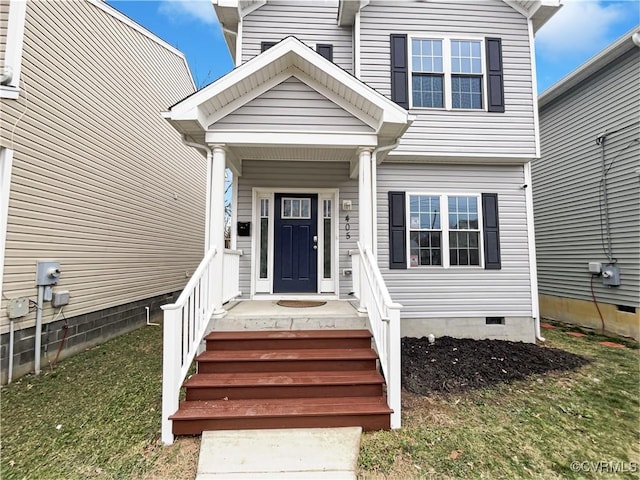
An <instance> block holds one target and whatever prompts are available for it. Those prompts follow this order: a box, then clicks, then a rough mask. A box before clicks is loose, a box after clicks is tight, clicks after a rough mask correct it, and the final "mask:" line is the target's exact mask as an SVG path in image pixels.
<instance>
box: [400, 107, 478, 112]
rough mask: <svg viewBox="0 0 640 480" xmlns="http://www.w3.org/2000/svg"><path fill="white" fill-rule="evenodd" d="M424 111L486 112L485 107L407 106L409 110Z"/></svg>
mask: <svg viewBox="0 0 640 480" xmlns="http://www.w3.org/2000/svg"><path fill="white" fill-rule="evenodd" d="M414 110H418V111H426V112H486V111H487V110H486V109H485V108H435V107H409V111H410V112H411V111H414Z"/></svg>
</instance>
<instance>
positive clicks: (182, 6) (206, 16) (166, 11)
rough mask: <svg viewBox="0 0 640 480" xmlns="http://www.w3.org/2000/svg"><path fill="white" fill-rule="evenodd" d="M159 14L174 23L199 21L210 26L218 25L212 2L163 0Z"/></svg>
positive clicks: (204, 0)
mask: <svg viewBox="0 0 640 480" xmlns="http://www.w3.org/2000/svg"><path fill="white" fill-rule="evenodd" d="M158 12H160V13H161V14H162V15H164V16H166V17H167V18H169V19H170V20H172V21H191V20H198V21H200V22H203V23H206V24H208V25H214V24H216V23H218V19H217V18H216V13H215V11H214V10H213V4H212V3H211V0H162V1H161V2H160V5H159V6H158Z"/></svg>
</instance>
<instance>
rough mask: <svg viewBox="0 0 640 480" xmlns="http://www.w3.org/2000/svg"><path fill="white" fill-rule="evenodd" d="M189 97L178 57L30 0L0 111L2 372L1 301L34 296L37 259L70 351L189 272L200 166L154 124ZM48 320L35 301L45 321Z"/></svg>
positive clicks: (198, 241) (137, 315)
mask: <svg viewBox="0 0 640 480" xmlns="http://www.w3.org/2000/svg"><path fill="white" fill-rule="evenodd" d="M4 3H5V2H3V6H4ZM96 3H97V2H96ZM3 10H4V9H3ZM3 18H4V17H3ZM193 90H194V85H193V81H192V79H191V77H190V74H189V71H188V67H187V65H186V61H185V59H184V57H183V56H182V55H181V54H180V53H179V52H177V51H176V50H174V49H173V48H171V47H170V46H168V45H166V44H164V42H162V41H161V40H159V39H157V38H152V35H151V34H149V33H145V32H143V31H141V28H140V27H137V26H135V25H132V22H131V21H130V20H128V19H124V18H123V16H120V15H119V14H117V13H114V12H112V11H111V8H110V7H108V6H97V5H96V4H94V3H93V2H80V1H77V2H28V6H27V17H26V24H25V31H24V50H23V55H22V76H21V91H20V96H19V98H18V99H17V100H11V99H2V101H1V102H2V103H1V104H0V105H1V108H2V134H1V141H2V147H3V148H8V149H12V150H13V151H14V154H13V169H12V176H11V191H10V198H9V209H8V221H7V232H6V248H5V258H4V260H5V262H4V263H5V266H4V279H3V280H4V283H3V288H2V291H3V297H4V298H3V299H2V308H1V309H0V329H1V333H2V334H3V336H2V360H3V378H4V375H5V373H6V371H5V365H6V364H5V359H6V358H7V348H8V345H7V339H6V336H7V335H5V334H6V332H7V331H8V329H9V320H8V318H7V314H6V304H7V299H11V298H16V297H29V298H32V299H35V296H36V286H35V269H36V261H37V260H39V259H51V260H57V261H59V262H60V265H61V271H62V274H61V277H60V283H59V285H58V287H57V289H59V290H69V292H70V294H71V302H70V304H69V305H68V306H66V307H64V315H65V316H66V318H68V319H70V321H69V324H70V326H72V327H73V328H74V330H72V331H71V332H70V338H69V341H68V346H69V349H70V350H73V349H74V348H76V349H77V348H83V347H84V346H85V345H89V344H92V343H98V342H99V341H100V340H101V339H105V338H108V337H110V336H112V335H113V334H115V333H116V332H117V331H123V330H127V329H130V328H133V327H134V326H135V325H136V324H139V322H140V321H141V320H142V321H144V320H143V319H144V314H145V308H144V307H145V306H149V307H153V308H156V307H157V306H158V305H159V304H161V303H164V302H165V300H166V298H167V295H168V294H172V293H174V292H177V291H179V290H181V289H182V288H183V286H184V284H185V282H186V281H187V278H188V276H189V275H190V274H191V273H192V272H193V271H194V269H195V268H196V267H197V265H198V262H199V260H200V258H201V256H202V252H203V248H204V247H203V232H204V210H205V205H204V202H205V195H204V191H205V171H206V163H205V160H204V158H203V157H202V156H201V155H200V154H198V153H197V152H196V151H195V150H194V149H192V148H189V147H186V146H184V145H183V144H182V142H181V140H180V136H179V134H178V133H177V132H176V131H175V130H174V129H173V128H171V126H170V125H169V124H168V123H167V122H166V121H165V120H164V119H163V118H162V116H161V112H162V111H164V110H166V109H167V107H168V106H169V105H172V104H173V103H175V102H176V101H178V100H179V99H181V98H184V97H185V96H187V95H189V94H190V93H191V92H193ZM57 313H58V311H57V310H54V309H52V308H51V307H50V303H45V308H44V311H43V320H44V323H45V324H46V323H48V322H51V321H52V320H53V319H54V318H56V319H57V318H59V317H56V314H57ZM74 318H76V319H78V321H77V322H76V323H75V324H74V320H73V319H74ZM34 322H35V317H34V313H33V312H32V313H30V314H29V315H28V316H26V317H22V318H19V319H16V320H15V322H14V327H15V328H16V330H20V331H22V332H23V333H22V334H20V335H18V337H19V338H18V340H19V341H22V342H23V343H25V342H26V344H25V345H24V347H25V348H24V351H23V352H19V351H17V350H16V352H15V355H16V357H14V360H15V365H16V374H17V373H19V371H18V370H19V367H20V366H21V365H22V366H26V367H24V368H28V364H29V363H30V362H31V361H33V346H31V349H30V350H29V348H27V345H28V344H29V341H27V339H28V338H29V335H31V340H30V342H32V341H33V334H34V333H33V328H31V327H33V326H34ZM59 328H60V327H59V326H58V325H57V324H56V325H53V326H51V329H50V332H52V333H51V335H52V338H56V335H57V334H58V330H59ZM25 329H26V330H25ZM72 333H75V334H76V336H75V337H74V336H73V335H72ZM58 338H60V336H58ZM57 346H58V344H55V345H52V347H53V348H57ZM20 354H21V356H20ZM24 368H23V369H24Z"/></svg>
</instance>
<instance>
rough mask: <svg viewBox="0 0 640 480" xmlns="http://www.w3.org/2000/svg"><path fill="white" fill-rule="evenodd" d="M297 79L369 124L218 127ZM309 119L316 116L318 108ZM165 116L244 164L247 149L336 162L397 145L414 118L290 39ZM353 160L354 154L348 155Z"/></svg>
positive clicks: (191, 137)
mask: <svg viewBox="0 0 640 480" xmlns="http://www.w3.org/2000/svg"><path fill="white" fill-rule="evenodd" d="M291 77H294V78H295V79H297V80H299V81H300V82H302V83H303V84H305V85H306V86H307V87H309V88H310V89H312V90H314V91H315V92H317V93H318V94H320V95H322V97H323V98H326V99H327V100H329V101H330V102H331V103H332V105H335V106H337V107H339V108H340V109H342V110H343V111H345V112H346V113H345V115H349V116H351V117H353V118H354V119H357V120H358V123H359V124H361V125H362V124H364V126H365V128H364V129H363V128H357V129H350V128H349V127H348V126H345V127H344V128H341V129H338V130H337V129H335V128H333V129H325V130H326V131H322V129H321V128H310V129H308V130H301V129H300V128H299V126H297V125H291V127H290V128H287V126H286V125H285V126H284V127H282V126H280V127H279V128H278V129H277V130H275V129H273V130H270V129H269V126H268V125H267V126H266V127H265V126H264V125H263V126H262V128H260V129H257V128H256V127H255V126H253V125H239V126H237V127H236V128H235V130H234V129H233V128H229V127H225V128H224V129H222V130H221V129H219V128H215V126H216V123H217V122H219V121H221V120H222V119H223V118H225V117H227V116H228V115H230V114H232V113H233V112H236V111H238V109H240V108H241V107H243V106H244V105H247V104H248V103H249V102H251V101H252V100H254V99H256V98H257V97H259V96H260V95H262V94H264V93H265V92H268V91H270V90H272V89H273V88H274V87H276V86H278V85H280V84H281V83H283V82H284V81H286V80H287V79H290V78H291ZM307 113H308V115H311V116H313V115H315V113H314V110H313V108H309V109H308V112H307ZM164 116H165V118H166V119H167V120H168V121H169V122H170V123H171V124H172V125H173V126H174V127H175V128H176V130H178V131H179V132H180V133H182V134H183V135H184V136H186V137H187V138H188V139H189V140H191V141H194V142H197V143H201V144H225V145H227V146H228V147H229V148H230V149H231V150H232V152H231V153H232V154H233V155H235V156H236V157H240V158H238V159H239V160H242V158H241V157H242V156H243V155H242V152H243V151H254V152H255V151H256V149H261V150H264V149H265V148H269V149H275V148H277V149H279V150H280V151H282V149H283V148H290V149H296V150H298V151H299V150H300V148H301V147H309V146H313V147H323V148H325V149H327V150H328V151H330V150H334V151H336V152H335V153H336V154H337V153H338V151H340V152H341V153H340V154H339V155H337V156H336V158H335V160H338V159H339V158H338V157H340V158H345V154H346V153H347V151H351V152H355V150H354V149H357V148H359V147H372V148H375V147H377V146H382V145H389V144H393V143H394V142H395V141H396V140H397V139H398V138H399V137H400V136H402V134H403V133H404V132H405V131H406V129H407V128H408V127H409V125H410V124H411V122H412V117H411V116H410V115H409V113H408V112H407V111H406V110H405V109H403V108H402V107H400V106H398V105H396V104H395V103H394V102H392V101H391V100H389V99H388V98H386V97H385V96H383V95H381V94H380V93H378V92H377V91H375V90H374V89H372V88H371V87H369V86H367V85H366V84H364V83H363V82H361V81H360V80H358V79H357V78H355V77H353V76H352V75H351V74H349V73H347V72H346V71H344V70H343V69H341V68H340V67H338V66H337V65H335V64H334V63H332V62H330V61H328V60H326V59H325V58H323V57H322V56H321V55H319V54H318V53H316V52H315V51H313V50H312V49H311V48H309V47H307V46H306V45H304V44H303V43H302V42H300V41H299V40H298V39H297V38H295V37H287V38H285V39H284V40H282V41H281V42H279V43H278V44H277V45H275V46H274V47H272V48H270V49H269V50H267V51H265V52H263V53H262V54H260V55H258V56H256V57H254V58H253V59H252V60H250V61H248V62H246V63H244V64H243V65H241V66H239V67H237V68H235V69H234V70H233V71H231V72H230V73H228V74H227V75H225V76H224V77H222V78H220V79H219V80H217V81H215V82H214V83H212V84H211V85H209V86H207V87H205V88H204V89H202V90H200V91H198V92H196V93H194V94H192V95H191V96H189V97H187V98H185V99H184V100H182V101H180V102H178V103H177V104H175V105H173V106H172V107H171V108H170V110H169V112H166V113H165V114H164ZM348 157H350V158H354V156H351V155H348Z"/></svg>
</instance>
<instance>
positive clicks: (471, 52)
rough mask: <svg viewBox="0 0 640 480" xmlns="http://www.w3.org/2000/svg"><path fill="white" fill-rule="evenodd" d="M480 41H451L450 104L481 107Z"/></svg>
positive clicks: (474, 107)
mask: <svg viewBox="0 0 640 480" xmlns="http://www.w3.org/2000/svg"><path fill="white" fill-rule="evenodd" d="M480 50H481V42H479V41H470V40H452V41H451V73H452V76H451V106H452V107H453V108H473V109H480V108H482V56H481V54H480Z"/></svg>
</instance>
